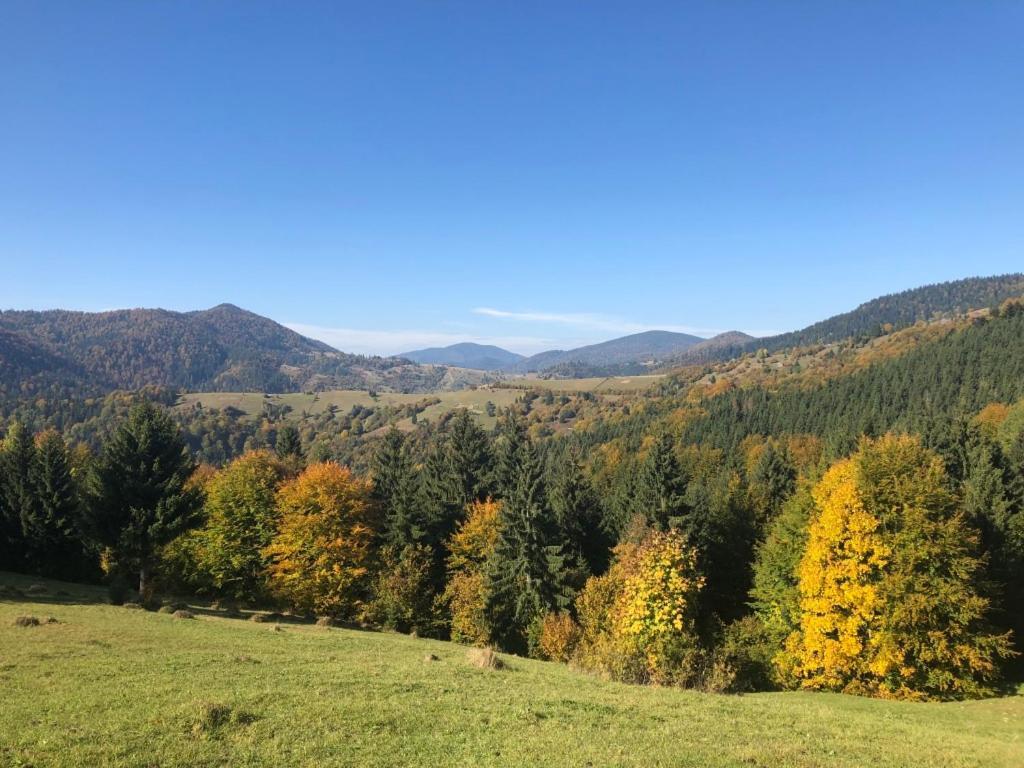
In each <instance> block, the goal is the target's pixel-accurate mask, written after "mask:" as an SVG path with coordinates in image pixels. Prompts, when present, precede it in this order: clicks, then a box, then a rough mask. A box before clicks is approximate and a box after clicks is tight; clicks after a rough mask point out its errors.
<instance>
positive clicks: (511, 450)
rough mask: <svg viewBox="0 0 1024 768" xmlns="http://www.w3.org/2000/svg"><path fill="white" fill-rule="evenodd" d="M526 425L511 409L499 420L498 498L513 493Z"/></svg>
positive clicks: (496, 455) (496, 454)
mask: <svg viewBox="0 0 1024 768" xmlns="http://www.w3.org/2000/svg"><path fill="white" fill-rule="evenodd" d="M526 439H527V438H526V427H525V426H523V422H522V420H521V419H520V418H519V417H518V416H516V415H515V413H513V412H512V411H509V412H508V413H506V414H505V416H504V417H503V418H501V419H499V420H498V424H497V427H496V429H495V440H494V480H493V486H494V490H495V493H496V494H497V496H498V498H500V499H504V498H508V497H509V496H511V495H512V492H513V490H514V487H515V476H516V471H517V468H518V466H519V455H520V453H521V452H522V450H523V446H524V445H525V444H526Z"/></svg>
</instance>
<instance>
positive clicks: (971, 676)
mask: <svg viewBox="0 0 1024 768" xmlns="http://www.w3.org/2000/svg"><path fill="white" fill-rule="evenodd" d="M814 499H815V504H816V511H815V514H814V516H813V517H812V520H811V524H810V529H809V534H808V540H807V549H806V550H805V553H804V556H803V559H802V560H801V562H800V565H799V568H798V573H797V575H798V578H799V592H800V627H799V629H798V630H797V631H796V632H794V633H793V635H791V636H790V638H789V640H788V642H787V649H786V653H784V654H783V655H782V656H781V657H780V659H779V663H780V666H781V667H783V668H784V670H786V671H787V672H788V673H789V674H790V675H792V676H793V678H794V680H795V681H796V682H798V683H799V684H800V685H801V686H803V687H805V688H813V689H825V690H836V691H845V692H849V693H860V694H866V695H874V696H881V697H885V698H907V699H924V698H941V699H945V698H961V697H966V696H980V695H985V694H986V693H989V692H991V690H992V685H993V683H994V682H995V681H996V679H997V677H998V671H999V670H998V661H999V660H1000V659H1002V658H1005V657H1006V656H1007V655H1008V654H1009V653H1010V646H1009V637H1008V635H1001V634H996V633H994V632H993V631H992V630H991V629H990V628H989V626H988V624H987V622H986V615H987V613H988V610H989V602H988V600H987V599H986V598H985V597H984V596H983V594H982V592H981V589H980V582H981V576H982V568H981V566H982V563H981V560H980V558H979V557H978V555H977V541H976V539H977V536H976V534H975V532H974V531H973V530H972V529H971V528H970V526H969V525H968V524H967V523H966V522H965V520H964V517H963V515H962V513H961V512H960V511H959V508H958V501H959V500H958V499H957V497H956V495H955V494H954V493H953V491H952V490H951V489H950V483H949V478H948V477H947V475H946V471H945V467H944V465H943V463H942V460H941V459H940V458H939V457H938V456H937V455H936V454H935V453H934V452H932V451H930V450H928V449H926V448H924V447H923V446H922V445H921V442H920V440H919V439H918V438H915V437H910V436H905V435H887V436H885V437H883V438H880V439H878V440H864V441H863V442H862V443H861V445H860V447H859V449H858V451H857V452H856V453H855V454H854V455H853V456H852V457H850V458H849V459H846V460H844V461H841V462H839V463H838V464H836V465H835V466H833V467H832V468H831V469H830V470H829V471H828V472H827V473H826V474H825V476H824V477H823V478H822V480H821V481H820V482H819V483H818V485H817V486H816V487H815V489H814Z"/></svg>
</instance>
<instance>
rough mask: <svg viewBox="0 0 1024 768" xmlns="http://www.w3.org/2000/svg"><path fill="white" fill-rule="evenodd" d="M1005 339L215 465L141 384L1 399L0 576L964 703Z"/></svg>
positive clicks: (296, 443) (1012, 388)
mask: <svg viewBox="0 0 1024 768" xmlns="http://www.w3.org/2000/svg"><path fill="white" fill-rule="evenodd" d="M1022 339H1024V309H1022V305H1021V304H1020V302H1015V301H1010V302H1006V303H1004V304H1003V306H1002V307H999V308H996V309H995V310H994V311H991V312H988V313H986V314H984V316H981V317H975V318H973V319H971V320H969V321H967V322H964V323H963V324H962V325H961V326H957V328H956V329H955V330H952V331H951V332H949V333H946V334H943V335H939V336H937V337H936V338H935V339H930V337H929V340H927V341H925V342H922V343H921V344H920V345H918V346H916V347H912V348H910V349H909V350H907V351H906V352H905V353H903V354H901V355H898V356H896V357H882V358H880V359H878V360H877V361H875V362H873V363H872V364H871V365H868V366H866V367H862V368H859V369H857V370H855V371H853V372H851V373H849V374H847V375H840V376H834V377H830V378H826V379H824V380H823V381H821V382H819V383H816V384H815V383H808V381H807V380H806V379H805V378H800V379H795V378H794V379H793V380H792V381H790V380H789V379H787V378H785V377H783V378H782V379H781V380H780V381H779V382H778V383H776V384H774V385H771V386H769V385H765V384H760V383H755V384H751V385H749V386H730V387H725V388H722V389H721V390H720V391H715V390H714V389H712V390H711V391H707V390H701V393H700V394H699V396H696V397H695V396H694V394H693V392H691V391H689V390H686V389H685V388H683V389H682V390H679V389H678V387H674V386H673V385H672V384H671V383H670V384H668V385H665V386H663V387H662V388H661V389H660V390H658V391H657V392H656V393H655V394H652V395H643V396H637V397H636V398H633V399H619V400H615V401H609V402H605V403H602V402H600V401H597V400H595V399H594V398H592V397H588V396H585V395H583V394H580V395H578V396H574V397H573V398H570V397H568V396H555V395H553V394H552V393H551V392H546V393H538V392H524V394H523V396H522V397H521V398H520V399H519V400H517V401H516V403H515V405H513V406H512V407H511V408H507V409H502V411H501V412H500V413H498V414H497V415H498V420H497V426H496V427H495V428H494V429H493V430H487V431H485V430H484V429H482V428H481V427H480V426H479V424H478V423H477V421H476V420H475V419H474V417H473V416H472V414H470V413H469V412H467V411H465V410H456V411H453V412H451V413H449V414H447V415H446V416H445V417H444V418H441V419H438V420H436V421H434V422H430V423H422V424H416V425H415V428H414V429H413V430H412V431H400V430H399V429H397V428H396V427H395V424H394V423H389V422H390V418H385V417H381V418H380V420H379V421H378V422H374V423H373V429H372V430H371V432H372V433H373V434H368V433H367V432H366V431H364V430H363V429H362V427H360V429H359V430H358V434H356V430H354V428H353V426H352V425H353V422H354V419H353V415H352V414H349V415H347V416H346V415H344V414H340V415H338V414H335V415H333V416H332V419H329V420H325V422H324V428H325V429H328V427H327V426H326V424H327V421H331V420H333V419H334V418H337V419H338V420H339V421H341V420H342V417H344V418H346V419H348V421H347V422H346V423H347V428H346V429H340V428H338V429H337V430H336V431H335V432H333V433H332V434H334V442H318V441H317V437H316V434H315V433H316V431H317V430H316V428H314V427H313V426H311V425H310V424H309V423H307V422H303V424H304V427H303V429H302V430H300V429H299V428H298V427H297V426H296V425H295V423H294V422H291V421H289V420H288V419H286V418H284V416H285V414H275V413H268V414H265V418H263V419H261V420H253V421H250V422H244V423H245V424H247V425H248V426H246V427H244V429H246V430H249V432H248V434H247V437H246V438H245V439H244V440H241V441H238V442H236V443H232V446H233V447H232V448H231V450H230V451H227V452H225V453H223V454H222V455H219V456H218V459H219V460H217V461H212V462H211V461H201V460H197V457H198V458H199V459H202V458H203V452H202V450H201V447H202V446H201V445H197V444H196V443H195V442H193V440H194V437H193V436H195V435H198V434H199V432H198V431H196V429H195V425H196V423H197V421H196V420H197V419H200V418H202V419H210V418H214V419H220V418H228V417H224V416H223V415H220V416H217V415H215V416H213V417H211V415H210V414H201V415H199V414H195V413H191V415H183V414H182V413H180V412H176V411H174V410H172V409H171V407H170V406H172V405H173V403H174V401H175V397H174V394H173V392H169V391H166V390H159V389H151V390H147V391H145V392H142V393H122V394H119V395H112V396H108V397H107V398H104V399H102V400H97V401H94V402H92V403H90V404H89V405H80V406H78V407H80V408H81V409H82V410H81V411H78V412H75V411H74V410H73V408H71V407H70V405H69V406H67V407H62V408H61V409H55V410H52V411H51V412H50V413H49V415H47V416H46V417H42V416H40V414H39V412H38V411H33V410H32V409H31V408H22V409H21V410H17V411H13V412H12V414H11V416H12V418H11V420H10V422H9V425H8V427H7V430H6V435H5V438H4V440H3V444H2V451H0V489H2V493H0V512H2V514H0V524H2V529H0V532H2V539H0V547H2V549H0V562H3V563H4V566H3V569H4V570H16V571H22V572H25V573H30V574H35V575H39V576H46V577H58V578H63V579H69V580H78V581H94V582H102V583H105V584H106V585H107V587H108V589H109V592H110V596H111V599H112V600H114V601H116V602H122V603H123V602H128V603H132V602H137V603H139V604H140V605H142V606H149V607H151V608H154V609H155V608H157V607H159V605H160V604H161V598H162V596H167V595H183V594H191V595H202V596H205V597H207V598H209V599H216V600H218V601H220V602H221V603H222V604H227V605H235V606H239V607H241V606H244V607H249V608H251V607H259V608H264V609H266V610H280V611H288V612H290V613H292V614H294V615H296V616H305V617H310V618H319V619H320V620H321V621H324V622H338V623H350V624H357V625H358V624H363V625H368V626H376V627H382V628H387V629H391V630H394V631H398V632H405V633H415V634H416V635H418V636H421V637H437V638H445V639H451V640H454V641H456V642H460V643H465V644H468V645H479V646H486V647H492V648H496V649H499V650H501V651H505V652H509V653H515V654H521V655H529V656H533V657H536V658H541V659H549V660H553V661H559V662H564V663H567V664H570V665H572V666H573V667H574V668H576V669H579V670H581V671H585V672H589V673H592V674H596V675H599V676H602V677H605V678H608V679H614V680H620V681H625V682H631V683H639V684H656V685H669V686H680V687H685V688H695V689H700V690H707V691H724V692H742V691H753V690H771V689H805V690H822V691H840V692H846V693H853V694H859V695H865V696H874V697H881V698H895V699H910V700H923V699H937V700H947V699H962V698H976V697H982V696H988V695H992V694H995V693H998V692H1000V691H1002V690H1005V689H1006V687H1007V686H1008V685H1010V684H1011V683H1013V681H1015V680H1018V679H1019V678H1020V672H1021V665H1020V651H1021V650H1022V648H1024V646H1022V644H1021V638H1022V637H1024V599H1022V596H1024V401H1022V400H1021V397H1022V395H1024V391H1022V389H1021V387H1022V385H1021V382H1022V381H1024V378H1022V376H1021V374H1022V371H1021V365H1022V361H1024V349H1021V348H1020V345H1021V344H1022ZM569 409H571V410H572V414H573V415H572V417H571V419H572V420H577V419H578V421H576V422H575V423H576V428H575V429H572V430H568V431H565V430H563V431H556V430H553V429H552V428H551V427H550V425H551V424H557V423H559V415H558V414H561V413H564V412H566V411H567V410H569ZM577 409H578V410H579V414H577ZM588 409H590V410H588ZM372 410H373V409H370V411H371V413H368V414H364V413H360V414H358V415H357V416H356V417H355V418H359V419H360V420H361V421H364V420H366V419H369V418H371V417H372ZM75 413H78V415H85V416H86V419H85V421H86V422H90V423H91V424H92V427H91V428H90V429H89V431H88V432H83V431H81V424H82V421H76V419H75V416H74V414H75ZM33 414H34V418H31V417H32V416H33ZM55 415H59V416H60V418H55ZM25 416H29V417H30V418H23V417H25ZM90 420H91V421H90ZM227 423H228V424H229V425H230V424H231V423H232V422H231V421H230V418H228V422H227ZM242 423H243V422H242V421H240V420H238V421H237V422H235V426H236V427H238V428H239V429H242V427H241V426H239V425H241V424H242ZM55 427H60V429H58V428H55ZM200 431H201V430H200ZM229 431H230V428H229ZM313 447H316V450H315V451H314V450H311V449H312V448H313ZM207 458H209V457H207Z"/></svg>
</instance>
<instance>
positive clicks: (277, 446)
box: [274, 424, 302, 459]
mask: <svg viewBox="0 0 1024 768" xmlns="http://www.w3.org/2000/svg"><path fill="white" fill-rule="evenodd" d="M274 450H275V451H276V452H277V455H278V456H279V457H280V458H282V459H288V458H294V459H301V458H302V438H301V437H300V436H299V430H298V429H297V428H296V427H295V426H293V425H291V424H286V425H285V426H283V427H281V428H280V429H279V430H277V437H276V438H275V440H274Z"/></svg>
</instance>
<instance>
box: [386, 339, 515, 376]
mask: <svg viewBox="0 0 1024 768" xmlns="http://www.w3.org/2000/svg"><path fill="white" fill-rule="evenodd" d="M398 357H402V358H405V359H406V360H412V361H413V362H414V363H425V364H430V365H453V366H457V367H459V368H473V369H475V370H481V371H500V370H504V369H506V368H510V367H512V366H514V365H515V364H516V363H518V362H520V361H521V360H523V359H525V358H524V357H523V355H519V354H516V353H515V352H509V351H508V350H507V349H502V348H501V347H496V346H494V345H493V344H474V343H472V342H464V343H462V344H452V345H450V346H447V347H430V348H428V349H416V350H413V351H412V352H403V353H402V354H400V355H398Z"/></svg>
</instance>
